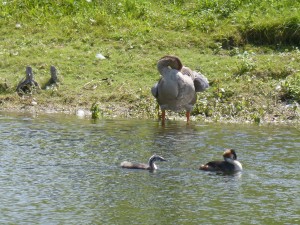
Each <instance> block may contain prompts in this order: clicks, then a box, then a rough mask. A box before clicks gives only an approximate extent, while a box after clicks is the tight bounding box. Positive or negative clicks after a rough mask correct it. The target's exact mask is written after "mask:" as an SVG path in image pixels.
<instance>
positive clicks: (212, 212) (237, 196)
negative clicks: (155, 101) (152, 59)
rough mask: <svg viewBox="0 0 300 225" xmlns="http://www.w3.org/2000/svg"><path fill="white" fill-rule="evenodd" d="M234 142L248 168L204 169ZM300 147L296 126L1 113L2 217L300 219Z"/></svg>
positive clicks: (21, 220)
mask: <svg viewBox="0 0 300 225" xmlns="http://www.w3.org/2000/svg"><path fill="white" fill-rule="evenodd" d="M225 148H235V149H236V151H237V154H238V159H239V160H240V161H241V162H242V164H243V167H244V171H243V172H242V173H239V174H235V175H227V176H225V175H217V174H215V173H208V172H204V171H200V170H198V167H199V166H200V165H201V164H202V163H206V162H208V161H210V160H214V159H221V158H222V153H223V151H224V149H225ZM299 149H300V132H299V130H297V129H295V128H293V127H287V126H284V127H282V126H262V127H259V126H253V125H224V124H202V123H199V122H192V123H191V124H190V125H189V126H186V124H185V123H184V122H180V121H179V122H178V121H177V122H174V121H169V122H167V124H166V127H165V128H162V127H161V126H160V124H159V123H158V122H157V121H151V120H99V121H98V122H96V123H93V122H92V121H90V120H87V119H77V118H76V117H73V116H66V115H62V116H59V115H45V116H43V115H41V116H38V117H32V116H30V115H24V114H23V115H17V114H10V113H0V199H1V204H0V224H300V197H299V196H300V193H299V192H300V176H299V175H300V172H299V171H300V166H299V165H300V164H299V160H300V156H299ZM153 153H157V154H159V155H162V156H163V157H165V158H166V159H167V160H168V162H158V163H157V165H158V166H159V170H157V171H155V172H149V171H142V170H126V169H122V168H120V167H119V165H120V163H121V162H122V161H124V160H130V161H134V162H147V160H148V158H149V157H150V156H151V155H152V154H153Z"/></svg>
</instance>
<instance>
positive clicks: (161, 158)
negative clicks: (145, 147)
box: [149, 154, 167, 164]
mask: <svg viewBox="0 0 300 225" xmlns="http://www.w3.org/2000/svg"><path fill="white" fill-rule="evenodd" d="M155 161H167V160H165V159H164V158H163V157H161V156H159V155H156V154H154V155H153V156H151V157H150V159H149V164H150V162H155Z"/></svg>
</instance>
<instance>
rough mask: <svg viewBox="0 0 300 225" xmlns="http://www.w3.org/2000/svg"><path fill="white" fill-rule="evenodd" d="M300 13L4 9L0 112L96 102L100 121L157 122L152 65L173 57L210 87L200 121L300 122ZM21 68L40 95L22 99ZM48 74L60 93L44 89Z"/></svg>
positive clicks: (294, 6) (59, 6) (221, 6)
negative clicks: (101, 116) (52, 72)
mask: <svg viewBox="0 0 300 225" xmlns="http://www.w3.org/2000/svg"><path fill="white" fill-rule="evenodd" d="M299 8H300V3H298V1H294V0H283V1H275V0H263V1H258V0H254V1H247V0H245V1H242V0H232V1H225V0H211V1H196V0H192V1H184V0H179V1H174V0H173V1H170V0H164V1H150V0H140V1H137V0H136V1H134V0H120V1H109V0H104V1H75V0H68V1H59V0H57V1H42V2H41V1H38V0H25V1H19V0H15V1H3V2H2V3H0V18H1V19H0V27H1V29H0V105H1V108H2V109H4V110H12V109H14V110H20V109H24V108H25V109H26V110H27V109H28V110H41V111H47V110H49V109H53V110H56V111H71V112H74V110H76V109H79V108H82V109H86V110H89V109H90V107H91V106H92V104H93V103H95V102H96V103H98V104H99V106H100V108H101V110H102V111H103V113H104V115H106V116H115V115H117V116H123V117H143V118H154V117H155V116H156V111H155V107H156V103H155V100H154V98H153V97H152V96H151V93H150V88H151V86H152V85H153V84H154V83H155V82H156V81H157V79H158V78H159V74H158V72H157V70H156V62H157V60H158V59H159V58H160V57H162V56H163V55H166V54H173V55H177V56H179V57H180V58H181V60H182V62H183V63H184V64H185V65H186V66H189V67H191V68H193V69H195V70H198V71H201V72H202V73H203V74H205V75H206V76H207V77H208V79H209V81H210V84H211V87H210V89H209V90H207V91H206V92H204V93H200V94H199V96H198V97H199V98H198V102H197V104H196V105H195V108H194V111H193V115H194V116H195V117H194V118H195V119H196V120H209V121H235V122H236V121H238V122H245V121H250V122H264V121H267V122H269V121H285V122H288V121H293V122H295V121H299V114H300V108H299V103H300V50H299V47H300V26H299V24H300V11H299V10H298V9H299ZM98 53H101V54H102V55H104V56H105V57H106V59H104V60H101V59H98V58H97V57H96V54H98ZM27 65H30V66H32V68H33V72H34V75H35V80H36V81H37V82H38V83H39V84H40V86H41V87H42V90H39V91H38V92H37V93H33V94H28V95H26V96H23V97H20V96H18V95H17V94H16V92H15V89H16V86H17V85H18V83H19V81H20V80H21V79H22V78H23V77H25V67H26V66H27ZM50 65H54V66H56V68H57V69H58V71H59V74H58V77H59V79H60V85H59V87H56V88H50V89H47V90H46V89H43V87H44V86H45V84H46V83H47V82H48V80H49V78H50V72H49V70H50ZM33 101H34V102H36V103H37V105H34V106H33V105H32V102H33Z"/></svg>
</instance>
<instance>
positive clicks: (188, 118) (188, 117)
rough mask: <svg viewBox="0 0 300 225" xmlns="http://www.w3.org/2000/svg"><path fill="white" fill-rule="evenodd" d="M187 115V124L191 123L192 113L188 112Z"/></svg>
mask: <svg viewBox="0 0 300 225" xmlns="http://www.w3.org/2000/svg"><path fill="white" fill-rule="evenodd" d="M185 115H186V123H190V115H191V113H190V112H189V111H186V113H185Z"/></svg>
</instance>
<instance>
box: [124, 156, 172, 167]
mask: <svg viewBox="0 0 300 225" xmlns="http://www.w3.org/2000/svg"><path fill="white" fill-rule="evenodd" d="M155 161H167V160H165V159H164V158H163V157H161V156H159V155H156V154H154V155H152V156H151V157H150V158H149V161H148V164H145V163H132V162H128V161H124V162H122V163H121V167H122V168H127V169H143V170H156V169H157V166H156V165H155V163H154V162H155Z"/></svg>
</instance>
